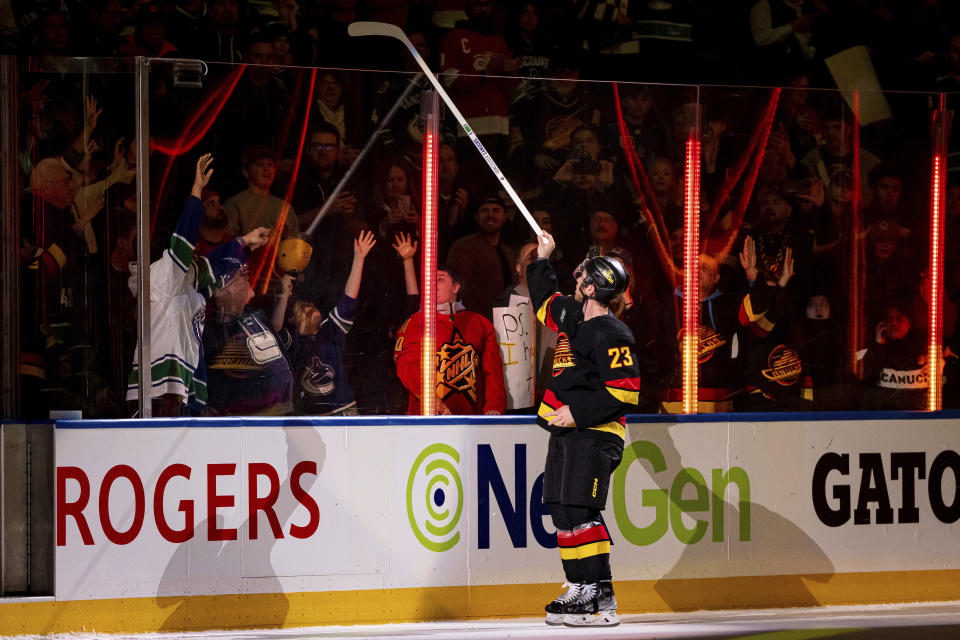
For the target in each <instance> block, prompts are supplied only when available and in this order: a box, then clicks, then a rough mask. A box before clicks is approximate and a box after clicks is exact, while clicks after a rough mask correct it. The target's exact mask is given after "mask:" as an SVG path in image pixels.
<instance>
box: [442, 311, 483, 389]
mask: <svg viewBox="0 0 960 640" xmlns="http://www.w3.org/2000/svg"><path fill="white" fill-rule="evenodd" d="M439 360H440V361H439V362H438V363H437V395H438V396H440V399H441V400H443V399H445V398H446V397H447V396H449V395H450V394H451V393H465V394H467V396H468V397H469V398H470V401H471V402H473V403H476V402H477V369H478V365H479V364H480V355H479V354H478V353H477V350H476V349H475V348H474V346H473V345H472V344H465V343H464V341H463V336H461V335H460V332H459V331H457V330H456V329H454V332H453V338H452V339H451V342H449V343H447V344H445V345H443V346H442V347H440V359H439Z"/></svg>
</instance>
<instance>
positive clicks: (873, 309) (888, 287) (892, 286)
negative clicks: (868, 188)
mask: <svg viewBox="0 0 960 640" xmlns="http://www.w3.org/2000/svg"><path fill="white" fill-rule="evenodd" d="M906 233H908V230H907V229H905V228H903V227H900V226H899V225H897V223H896V222H894V221H893V220H878V221H877V222H875V223H874V224H873V225H871V226H870V230H869V232H868V233H867V260H866V275H865V281H866V288H865V289H866V293H865V296H866V300H865V304H864V306H865V310H866V317H867V319H868V321H869V322H871V323H874V324H875V323H876V322H879V321H880V316H881V315H882V314H883V313H884V312H885V309H886V308H887V306H888V305H890V304H893V303H895V302H897V301H899V300H910V299H911V298H912V297H913V295H914V293H915V292H916V290H917V287H918V286H919V284H920V281H919V276H920V270H919V269H918V268H917V265H916V263H915V261H914V260H913V259H912V258H911V256H910V255H909V254H907V253H906V252H904V250H903V244H904V242H903V240H904V238H905V237H906ZM904 311H905V312H909V309H905V310H904Z"/></svg>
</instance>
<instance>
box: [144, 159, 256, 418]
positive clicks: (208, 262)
mask: <svg viewBox="0 0 960 640" xmlns="http://www.w3.org/2000/svg"><path fill="white" fill-rule="evenodd" d="M212 163H213V157H212V156H211V155H210V154H205V155H203V156H201V157H200V159H199V160H198V161H197V167H196V173H195V176H194V181H193V187H192V188H191V191H190V197H189V198H188V199H187V204H186V206H185V207H184V210H183V213H182V214H181V215H180V220H179V221H178V222H177V226H176V228H175V229H174V232H173V234H172V235H171V237H170V246H169V248H168V249H167V250H166V251H165V252H164V254H163V257H162V258H160V259H159V260H157V261H156V262H153V263H152V264H151V265H150V327H151V331H150V355H151V361H150V379H151V387H150V397H151V399H152V407H153V416H154V417H177V416H179V415H181V412H184V411H186V412H187V413H188V414H192V415H197V414H198V413H199V412H200V411H201V410H202V409H203V407H204V406H205V405H206V401H207V374H206V366H205V361H204V354H203V345H202V344H201V342H200V331H201V330H202V321H200V320H198V319H199V318H202V317H203V314H204V308H205V307H206V301H207V300H208V299H209V298H210V297H211V296H213V295H214V294H215V293H216V292H217V291H219V290H220V289H221V288H222V287H223V286H224V285H225V284H226V283H227V282H228V281H229V280H230V278H232V277H233V275H234V274H235V272H236V271H237V269H239V268H240V266H241V265H242V264H243V263H244V262H245V261H246V259H247V256H248V252H249V251H251V250H253V249H256V248H257V247H259V246H260V245H262V244H264V243H265V242H266V241H267V238H268V237H269V231H268V230H267V229H265V228H262V227H261V228H259V229H254V230H252V231H250V232H249V233H248V234H246V235H244V236H243V237H242V238H239V239H238V240H236V241H232V242H228V243H225V244H221V245H220V246H218V247H217V248H215V249H213V250H211V251H210V253H209V254H207V255H206V256H203V255H200V254H198V253H197V252H196V244H197V241H198V235H199V232H200V227H201V221H202V220H203V218H204V213H205V212H204V205H203V203H202V202H201V196H202V194H203V189H204V187H205V186H206V185H207V183H208V182H209V181H210V177H211V176H212V175H213V169H212ZM132 275H133V276H134V278H133V282H136V278H135V276H136V272H135V270H134V271H133V273H132ZM135 353H136V352H135ZM138 397H139V366H138V363H137V360H136V358H134V363H133V370H132V371H131V372H130V379H129V381H128V385H127V400H129V401H136V400H137V398H138Z"/></svg>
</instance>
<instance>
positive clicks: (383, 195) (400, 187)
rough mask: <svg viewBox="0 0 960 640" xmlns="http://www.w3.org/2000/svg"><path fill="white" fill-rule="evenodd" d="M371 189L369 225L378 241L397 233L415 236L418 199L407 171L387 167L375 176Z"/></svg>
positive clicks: (387, 165)
mask: <svg viewBox="0 0 960 640" xmlns="http://www.w3.org/2000/svg"><path fill="white" fill-rule="evenodd" d="M378 175H379V179H378V180H377V182H376V184H375V185H374V188H373V202H372V203H371V206H370V216H371V218H370V221H369V222H370V225H371V226H373V227H376V228H377V229H378V232H379V235H380V238H381V239H388V238H392V237H393V235H394V234H395V233H398V232H401V231H403V232H407V233H410V232H413V233H419V228H420V199H419V198H418V197H417V190H416V186H415V185H414V182H413V180H412V179H411V176H410V172H409V170H408V169H407V167H406V166H405V165H403V164H400V163H395V162H390V163H387V164H386V165H385V166H384V167H383V168H382V169H381V170H380V171H379V172H378Z"/></svg>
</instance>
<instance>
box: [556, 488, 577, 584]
mask: <svg viewBox="0 0 960 640" xmlns="http://www.w3.org/2000/svg"><path fill="white" fill-rule="evenodd" d="M550 507H551V508H550V515H551V518H552V519H553V526H555V527H556V528H557V546H558V547H559V548H560V563H561V564H562V565H563V575H564V577H565V578H566V580H567V582H569V583H571V584H576V583H580V582H583V571H582V570H581V568H580V559H579V558H578V557H577V553H576V549H573V550H572V552H571V550H570V548H568V547H565V546H564V545H565V544H566V543H567V541H569V540H570V539H571V537H570V536H571V534H572V533H573V532H572V531H571V529H572V528H573V526H574V523H573V521H572V520H571V519H570V515H569V513H567V507H564V506H563V505H559V504H554V505H550Z"/></svg>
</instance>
